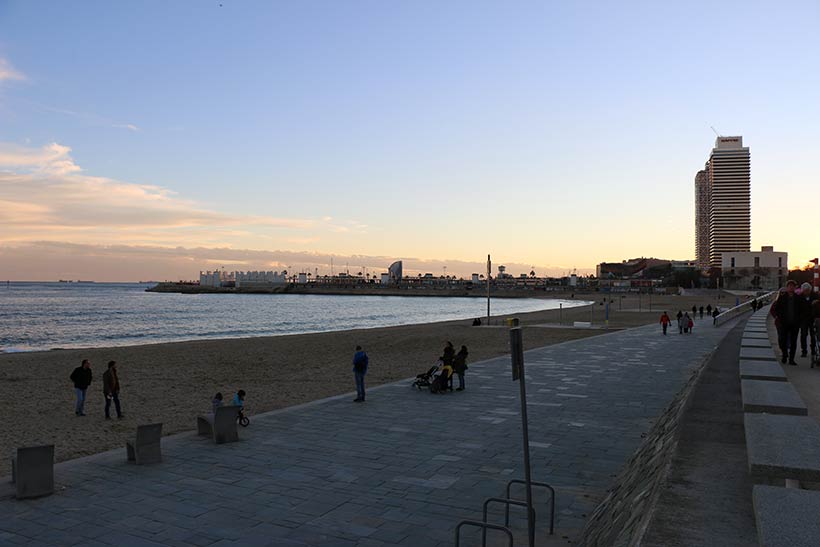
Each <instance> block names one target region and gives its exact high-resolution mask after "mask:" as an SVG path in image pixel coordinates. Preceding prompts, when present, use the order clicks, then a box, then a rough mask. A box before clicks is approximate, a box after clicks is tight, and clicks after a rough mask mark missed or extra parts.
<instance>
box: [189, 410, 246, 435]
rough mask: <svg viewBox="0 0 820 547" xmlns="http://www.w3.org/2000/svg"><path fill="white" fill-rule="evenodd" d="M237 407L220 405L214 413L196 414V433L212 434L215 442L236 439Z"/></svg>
mask: <svg viewBox="0 0 820 547" xmlns="http://www.w3.org/2000/svg"><path fill="white" fill-rule="evenodd" d="M239 409H240V407H238V406H221V407H219V408H217V409H216V414H206V415H203V416H197V418H196V430H197V434H198V435H213V438H214V442H215V443H216V444H222V443H233V442H236V441H238V440H239V433H238V432H237V430H236V419H237V417H238V416H239Z"/></svg>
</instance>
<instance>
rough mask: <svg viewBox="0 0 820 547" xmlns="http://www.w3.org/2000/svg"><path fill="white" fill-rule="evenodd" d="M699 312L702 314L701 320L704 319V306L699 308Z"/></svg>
mask: <svg viewBox="0 0 820 547" xmlns="http://www.w3.org/2000/svg"><path fill="white" fill-rule="evenodd" d="M698 312H700V318H701V319H703V306H701V307H700V308H698Z"/></svg>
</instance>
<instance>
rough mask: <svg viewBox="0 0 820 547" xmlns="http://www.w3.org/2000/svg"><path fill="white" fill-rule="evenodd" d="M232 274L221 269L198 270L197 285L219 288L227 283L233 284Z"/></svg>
mask: <svg viewBox="0 0 820 547" xmlns="http://www.w3.org/2000/svg"><path fill="white" fill-rule="evenodd" d="M233 281H234V274H232V273H228V272H225V271H223V270H214V271H210V270H208V271H205V272H203V271H200V272H199V285H200V287H214V288H220V287H224V286H227V284H228V283H231V284H233Z"/></svg>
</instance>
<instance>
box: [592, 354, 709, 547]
mask: <svg viewBox="0 0 820 547" xmlns="http://www.w3.org/2000/svg"><path fill="white" fill-rule="evenodd" d="M709 357H711V356H707V358H706V359H704V360H703V361H702V362H701V363H700V365H698V367H697V368H696V369H695V370H694V371H693V372H692V375H691V376H690V377H689V380H688V381H687V382H686V385H684V386H683V388H682V389H681V390H680V391H679V392H678V394H677V395H676V396H675V398H674V399H673V400H672V402H670V403H669V405H668V406H667V407H666V409H664V411H663V413H662V414H661V416H660V417H659V418H658V419H657V421H656V422H655V424H654V425H653V426H652V429H651V430H650V431H649V433H647V435H646V438H645V439H644V441H643V443H641V446H640V447H639V448H638V450H637V451H636V452H635V454H633V456H632V457H631V458H630V459H629V461H628V462H627V464H626V466H625V467H624V469H623V471H621V473H620V474H619V475H618V477H617V478H616V479H615V483H614V484H613V485H612V487H611V488H610V489H609V491H608V492H607V495H606V497H605V498H604V499H603V501H602V502H601V503H600V504H599V505H598V507H597V508H596V509H595V511H593V513H592V515H591V516H590V518H589V520H588V521H587V524H586V526H585V527H584V530H583V532H582V533H581V537H580V538H579V540H578V545H583V546H589V547H611V546H627V545H629V546H631V545H639V544H640V540H641V537H642V536H643V534H644V532H645V530H646V527H647V526H648V524H649V520H650V517H651V516H652V508H653V507H654V505H655V502H656V500H657V498H658V495H659V494H660V491H661V489H662V487H663V485H664V483H665V481H666V477H667V475H668V472H669V467H670V464H671V462H672V458H673V457H674V455H675V449H676V446H677V442H678V424H679V423H680V419H681V416H683V413H684V411H685V410H686V406H687V403H688V401H689V395H690V394H691V393H692V391H693V388H694V386H695V384H697V381H698V378H699V377H700V373H701V372H702V371H703V369H704V367H705V365H706V363H708V362H709Z"/></svg>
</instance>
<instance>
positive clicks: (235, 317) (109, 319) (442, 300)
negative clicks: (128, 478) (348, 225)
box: [0, 282, 582, 352]
mask: <svg viewBox="0 0 820 547" xmlns="http://www.w3.org/2000/svg"><path fill="white" fill-rule="evenodd" d="M149 286H150V285H147V284H139V283H14V282H13V283H11V284H8V285H6V284H2V285H0V351H3V352H13V351H35V350H46V349H54V348H83V347H104V346H124V345H132V344H154V343H159V342H174V341H181V340H200V339H213V338H236V337H247V336H267V335H276V334H297V333H307V332H322V331H333V330H346V329H354V328H372V327H386V326H393V325H407V324H414V323H428V322H431V321H445V320H451V319H469V318H472V317H483V316H484V315H486V310H487V308H486V306H487V301H486V300H485V299H482V298H452V297H400V296H329V295H296V294H293V295H291V294H288V295H269V294H197V295H190V294H169V293H147V292H145V289H146V288H147V287H149ZM559 303H563V305H564V306H565V307H570V306H577V305H579V304H582V302H578V301H564V300H543V299H529V298H526V299H525V298H514V299H500V298H499V299H493V300H492V310H491V311H492V313H493V315H507V314H514V313H523V312H530V311H537V310H545V309H555V308H558V307H559Z"/></svg>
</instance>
